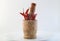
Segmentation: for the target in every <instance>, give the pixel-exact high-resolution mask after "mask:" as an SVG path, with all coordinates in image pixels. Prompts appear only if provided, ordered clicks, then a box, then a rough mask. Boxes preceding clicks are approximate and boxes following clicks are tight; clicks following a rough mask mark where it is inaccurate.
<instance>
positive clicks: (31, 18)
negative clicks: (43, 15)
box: [20, 9, 37, 20]
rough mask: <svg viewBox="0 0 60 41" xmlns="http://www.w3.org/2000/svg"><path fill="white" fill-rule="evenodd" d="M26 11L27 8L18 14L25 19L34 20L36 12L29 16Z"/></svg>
mask: <svg viewBox="0 0 60 41" xmlns="http://www.w3.org/2000/svg"><path fill="white" fill-rule="evenodd" d="M28 11H29V9H27V10H26V12H24V11H23V13H20V14H21V15H22V16H23V17H24V19H25V20H35V18H36V15H37V14H31V16H30V17H29V14H28Z"/></svg>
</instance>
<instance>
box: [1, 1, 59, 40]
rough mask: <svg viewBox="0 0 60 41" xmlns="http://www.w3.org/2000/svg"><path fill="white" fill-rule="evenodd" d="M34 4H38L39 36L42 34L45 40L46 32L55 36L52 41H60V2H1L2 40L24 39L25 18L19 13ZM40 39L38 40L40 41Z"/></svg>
mask: <svg viewBox="0 0 60 41" xmlns="http://www.w3.org/2000/svg"><path fill="white" fill-rule="evenodd" d="M32 2H36V3H37V7H36V13H37V18H36V19H37V20H38V24H37V25H38V36H39V37H40V34H42V35H41V37H43V36H44V37H43V39H45V37H46V35H47V34H46V32H47V33H48V32H49V33H51V34H52V35H53V37H51V38H49V39H51V41H52V40H53V41H57V40H59V38H60V37H58V36H60V35H59V33H60V0H25V1H24V0H0V40H3V41H4V40H6V39H7V38H8V39H7V40H15V39H17V40H18V38H16V37H18V36H19V37H22V34H23V27H22V22H23V17H22V16H21V15H20V14H19V12H22V10H23V8H24V10H26V9H27V8H28V7H29V6H30V4H31V3H32ZM44 33H45V34H44ZM49 33H48V36H49V37H50V34H49ZM53 33H55V34H53ZM39 39H40V38H38V39H37V40H38V41H40V40H39ZM49 39H48V40H49ZM55 39H57V40H55ZM22 40H23V39H22ZM32 41H33V40H32Z"/></svg>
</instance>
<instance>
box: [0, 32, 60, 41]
mask: <svg viewBox="0 0 60 41" xmlns="http://www.w3.org/2000/svg"><path fill="white" fill-rule="evenodd" d="M0 41H60V33H51V32H43V33H42V32H41V33H39V34H38V35H37V38H36V39H24V38H23V34H20V35H19V34H17V33H14V32H13V33H5V34H2V35H1V34H0Z"/></svg>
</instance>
